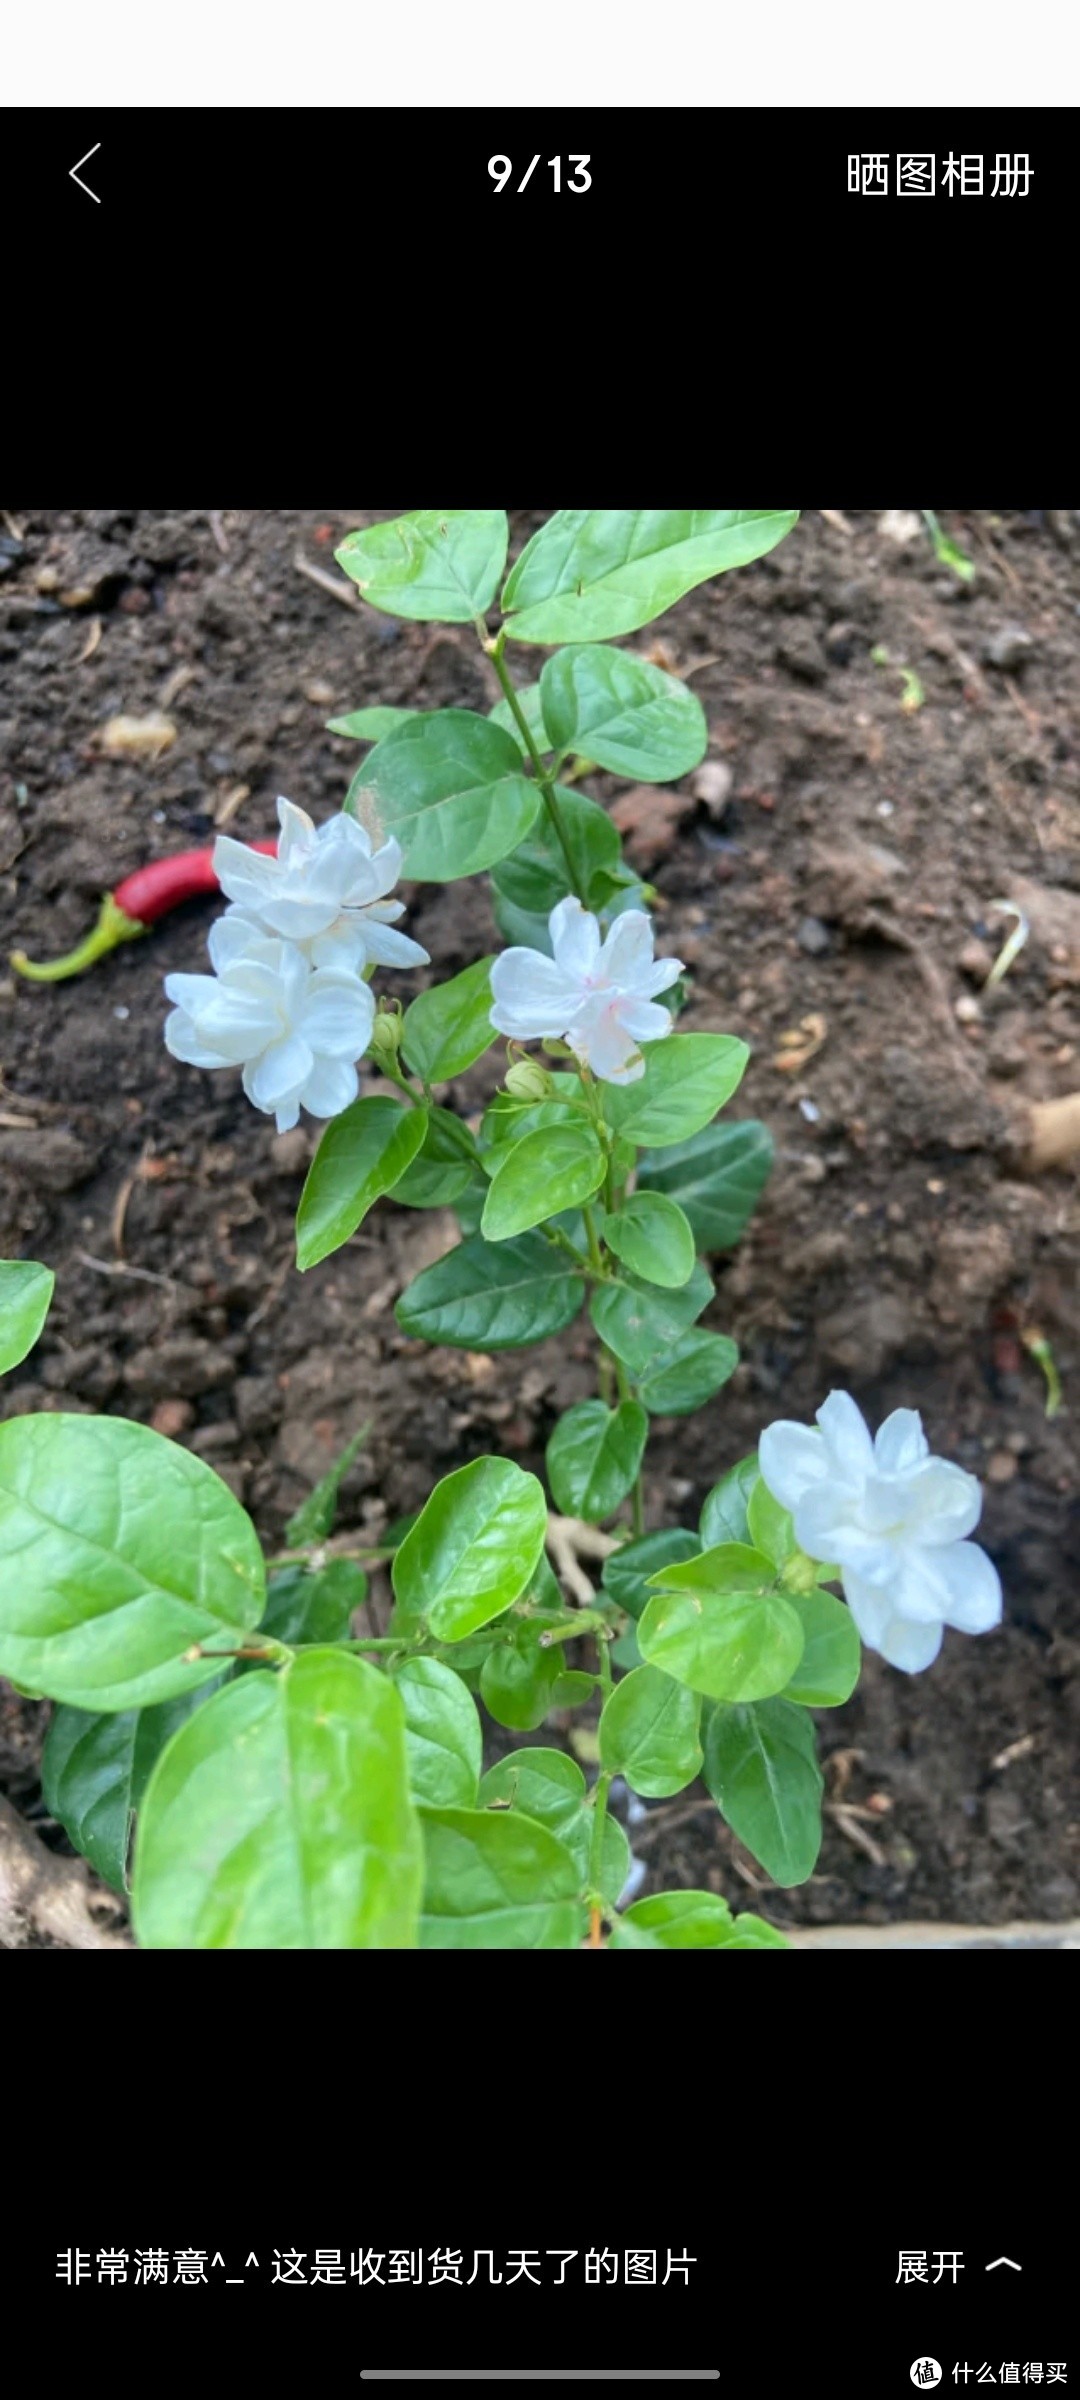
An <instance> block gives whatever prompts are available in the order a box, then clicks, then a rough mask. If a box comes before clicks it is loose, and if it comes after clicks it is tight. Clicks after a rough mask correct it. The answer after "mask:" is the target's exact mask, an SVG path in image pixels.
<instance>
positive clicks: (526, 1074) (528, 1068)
mask: <svg viewBox="0 0 1080 2400" xmlns="http://www.w3.org/2000/svg"><path fill="white" fill-rule="evenodd" d="M506 1089H507V1091H508V1092H512V1093H513V1095H514V1098H515V1100H550V1098H551V1095H552V1093H553V1091H554V1089H555V1086H554V1084H553V1082H552V1080H551V1077H550V1075H549V1074H548V1072H547V1070H546V1068H544V1067H541V1066H538V1065H537V1062H536V1060H535V1059H534V1058H519V1059H517V1060H516V1062H515V1064H514V1065H513V1066H512V1067H509V1068H508V1069H507V1074H506Z"/></svg>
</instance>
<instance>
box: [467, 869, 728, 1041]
mask: <svg viewBox="0 0 1080 2400" xmlns="http://www.w3.org/2000/svg"><path fill="white" fill-rule="evenodd" d="M548 929H549V932H550V934H551V947H552V950H553V952H554V957H552V958H546V957H545V956H544V953H543V951H542V950H524V949H519V950H504V951H503V952H502V955H501V957H499V958H497V959H496V961H495V964H494V966H493V967H492V970H491V990H492V996H493V999H494V1002H495V1005H494V1007H493V1009H492V1011H491V1022H492V1024H493V1025H494V1027H495V1030H496V1032H497V1033H505V1034H508V1035H509V1036H510V1037H511V1039H513V1040H515V1041H519V1042H539V1041H560V1042H566V1043H567V1044H568V1046H569V1048H570V1049H571V1050H572V1051H573V1052H574V1055H575V1057H576V1058H578V1059H580V1060H581V1062H582V1064H583V1065H584V1066H587V1067H590V1068H591V1069H592V1072H593V1074H594V1075H598V1076H599V1077H600V1079H601V1081H602V1082H604V1083H637V1082H638V1080H639V1078H640V1077H641V1076H642V1075H644V1073H645V1061H644V1059H643V1057H642V1055H641V1044H642V1042H659V1041H662V1040H663V1038H664V1036H665V1034H668V1033H670V1032H671V1028H672V1017H671V1011H670V1009H666V1008H661V1007H660V1006H659V1005H658V1004H657V1001H656V994H657V992H666V991H667V990H668V989H669V987H670V985H671V984H673V983H675V982H676V981H677V979H678V977H679V976H680V975H681V973H682V960H681V959H679V958H661V959H654V958H653V928H652V923H651V920H650V919H649V918H648V917H647V916H645V915H644V914H643V912H642V910H641V909H638V908H628V909H626V910H625V911H624V913H623V915H622V916H621V917H616V919H615V922H614V924H613V925H612V927H611V930H610V932H609V933H608V934H607V935H606V936H605V938H604V940H603V941H601V938H600V926H599V923H598V921H597V919H596V918H595V917H592V916H590V915H589V912H588V910H587V909H585V908H583V907H582V905H581V902H580V900H560V902H559V905H558V907H557V908H553V909H552V912H551V915H550V917H549V919H548Z"/></svg>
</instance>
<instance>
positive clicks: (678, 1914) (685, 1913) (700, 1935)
mask: <svg viewBox="0 0 1080 2400" xmlns="http://www.w3.org/2000/svg"><path fill="white" fill-rule="evenodd" d="M628 1925H629V1926H631V1927H632V1928H633V1930H634V1931H635V1932H636V1933H647V1934H650V1935H651V1936H652V1940H653V1942H655V1944H656V1947H657V1949H658V1950H720V1949H722V1948H723V1947H724V1945H725V1943H726V1940H727V1937H728V1934H729V1933H730V1932H731V1930H732V1915H731V1910H730V1908H729V1907H728V1904H727V1901H726V1900H721V1899H720V1898H719V1896H718V1895H717V1894H716V1893H715V1892H654V1893H652V1894H651V1896H650V1898H649V1899H648V1900H635V1901H634V1903H633V1905H632V1907H630V1908H628V1909H627V1910H626V1912H625V1914H624V1915H623V1916H621V1917H620V1919H619V1922H618V1924H617V1925H616V1926H614V1927H613V1929H612V1934H611V1943H610V1947H611V1949H612V1950H629V1949H637V1948H638V1947H639V1944H638V1943H636V1942H628V1941H627V1940H626V1939H625V1938H623V1937H624V1928H625V1927H626V1926H628ZM650 1947H651V1944H650Z"/></svg>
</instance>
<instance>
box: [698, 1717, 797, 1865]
mask: <svg viewBox="0 0 1080 2400" xmlns="http://www.w3.org/2000/svg"><path fill="white" fill-rule="evenodd" d="M705 1781H706V1783H707V1784H708V1787H709V1790H710V1792H711V1793H712V1796H713V1799H714V1800H715V1802H716V1805H717V1807H718V1809H719V1810H720V1813H721V1815H722V1816H723V1817H724V1818H725V1819H726V1821H727V1823H728V1824H729V1825H730V1827H731V1830H732V1832H733V1833H735V1834H737V1835H738V1837H739V1840H740V1841H741V1842H745V1844H746V1847H747V1849H748V1850H749V1851H751V1853H752V1854H753V1856H754V1857H755V1858H756V1859H758V1860H759V1861H760V1863H761V1865H762V1866H763V1867H764V1869H765V1873H766V1874H767V1875H768V1876H769V1877H770V1879H771V1881H772V1882H773V1883H778V1884H781V1885H783V1886H784V1887H785V1889H786V1888H787V1887H788V1886H790V1885H791V1884H793V1883H805V1882H806V1878H807V1876H808V1875H812V1874H813V1871H814V1867H815V1865H816V1863H817V1855H818V1851H819V1850H820V1848H821V1789H822V1777H821V1769H820V1767H819V1766H818V1763H817V1747H816V1744H815V1740H814V1726H813V1720H812V1719H811V1718H810V1717H808V1716H807V1714H806V1710H805V1709H803V1708H797V1707H796V1706H795V1705H794V1703H793V1702H792V1701H790V1700H759V1701H757V1702H756V1703H754V1704H752V1705H751V1706H749V1707H747V1708H717V1709H715V1710H714V1712H713V1715H712V1717H711V1718H710V1720H709V1727H708V1732H707V1734H706V1737H705Z"/></svg>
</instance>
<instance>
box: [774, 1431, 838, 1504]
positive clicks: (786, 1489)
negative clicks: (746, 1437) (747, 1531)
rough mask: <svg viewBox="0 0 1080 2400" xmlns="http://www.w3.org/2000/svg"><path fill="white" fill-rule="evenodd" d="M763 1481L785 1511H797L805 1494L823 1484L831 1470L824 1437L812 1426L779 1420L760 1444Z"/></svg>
mask: <svg viewBox="0 0 1080 2400" xmlns="http://www.w3.org/2000/svg"><path fill="white" fill-rule="evenodd" d="M758 1466H759V1467H760V1469H761V1476H762V1481H763V1482H764V1484H765V1485H766V1488H767V1489H768V1490H769V1491H770V1492H771V1493H772V1496H773V1499H774V1500H779V1502H780V1505H781V1507H782V1508H794V1507H795V1506H796V1504H797V1502H798V1501H800V1500H801V1499H802V1497H803V1494H804V1492H808V1491H810V1490H812V1488H813V1486H814V1485H815V1484H816V1483H820V1482H821V1481H822V1479H823V1477H824V1476H825V1475H827V1473H828V1469H829V1458H828V1452H827V1450H826V1448H825V1441H824V1437H823V1435H821V1434H820V1433H815V1431H814V1429H813V1427H812V1426H810V1425H796V1424H795V1423H794V1421H793V1420H792V1418H790V1417H779V1418H778V1419H777V1421H776V1424H775V1425H767V1426H766V1428H765V1431H764V1433H763V1434H762V1436H761V1440H760V1441H759V1443H758Z"/></svg>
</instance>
